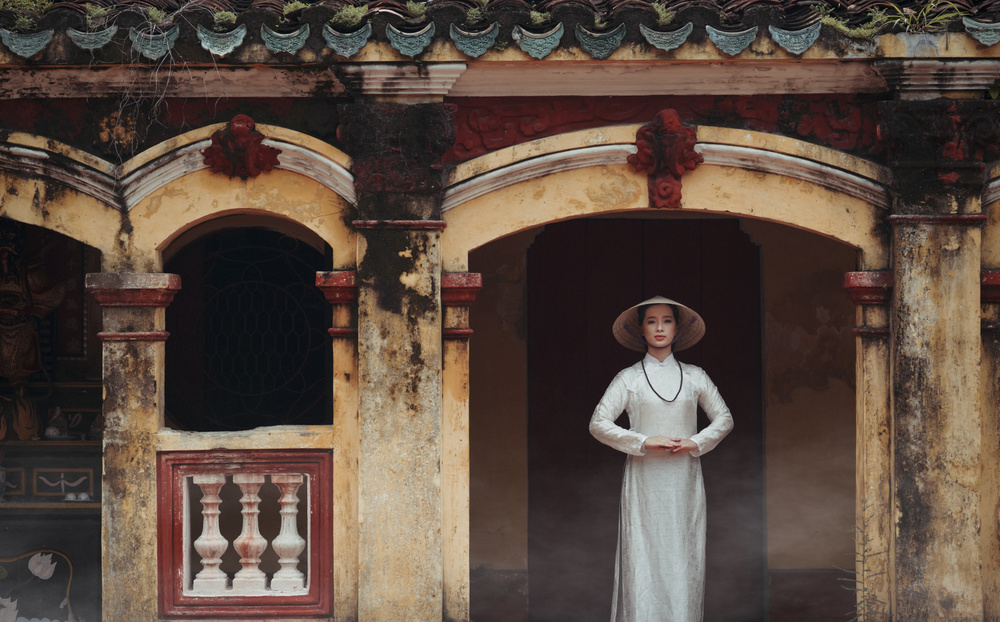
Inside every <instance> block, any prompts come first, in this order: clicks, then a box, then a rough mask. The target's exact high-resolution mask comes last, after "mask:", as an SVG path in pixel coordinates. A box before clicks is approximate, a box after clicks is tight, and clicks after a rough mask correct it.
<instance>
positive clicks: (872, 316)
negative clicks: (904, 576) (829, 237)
mask: <svg viewBox="0 0 1000 622" xmlns="http://www.w3.org/2000/svg"><path fill="white" fill-rule="evenodd" d="M844 287H845V288H846V289H847V290H848V291H849V293H850V296H851V301H852V302H853V303H854V304H855V305H857V322H858V326H857V327H856V328H855V329H854V335H855V338H856V343H857V349H858V354H857V359H856V360H857V369H856V372H855V377H856V382H857V389H856V400H857V407H856V410H857V417H858V422H857V442H856V456H857V458H856V470H857V472H856V478H857V487H856V489H855V494H856V495H857V501H856V503H855V508H856V519H855V520H856V532H855V555H856V558H855V559H856V564H855V566H856V567H855V571H856V573H857V574H856V575H855V578H856V581H857V583H856V585H855V587H856V588H857V590H858V592H857V597H858V601H857V603H858V611H859V612H863V613H864V616H865V617H862V618H861V619H862V620H878V619H879V618H878V615H879V614H881V613H885V614H889V613H890V610H889V603H890V602H891V601H892V593H891V581H890V578H891V567H890V563H889V561H890V557H889V551H890V548H891V544H892V489H891V482H892V448H891V446H890V438H891V430H892V425H891V417H890V400H889V316H888V305H889V301H890V299H891V296H892V273H891V272H887V271H886V272H883V271H870V272H848V273H847V274H845V275H844Z"/></svg>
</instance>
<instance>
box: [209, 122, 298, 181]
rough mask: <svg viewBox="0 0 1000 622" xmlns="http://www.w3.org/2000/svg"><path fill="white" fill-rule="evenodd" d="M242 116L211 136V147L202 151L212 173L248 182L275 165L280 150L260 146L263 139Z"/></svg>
mask: <svg viewBox="0 0 1000 622" xmlns="http://www.w3.org/2000/svg"><path fill="white" fill-rule="evenodd" d="M256 127H257V124H256V123H255V122H254V120H253V119H251V118H250V117H248V116H247V115H245V114H238V115H236V116H235V117H233V120H232V121H230V122H229V125H227V126H226V127H225V128H224V129H221V130H219V131H217V132H216V133H214V134H212V146H210V147H208V148H207V149H204V150H202V152H201V153H202V155H204V156H205V164H207V165H208V166H210V167H212V172H213V173H225V174H227V175H229V176H230V177H239V178H240V179H244V180H245V179H248V178H250V177H256V176H258V175H260V174H261V173H263V172H264V171H270V170H271V169H272V168H274V167H275V166H277V165H278V154H279V153H281V150H280V149H275V148H274V147H268V146H267V145H264V144H263V142H264V138H265V136H264V135H263V134H261V133H260V132H258V131H257V129H256Z"/></svg>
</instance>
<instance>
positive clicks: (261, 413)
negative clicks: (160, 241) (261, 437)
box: [165, 229, 331, 431]
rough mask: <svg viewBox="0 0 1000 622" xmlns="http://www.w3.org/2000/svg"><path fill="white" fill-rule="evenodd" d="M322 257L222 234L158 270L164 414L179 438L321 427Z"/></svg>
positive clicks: (325, 370)
mask: <svg viewBox="0 0 1000 622" xmlns="http://www.w3.org/2000/svg"><path fill="white" fill-rule="evenodd" d="M323 259H324V258H323V255H322V254H321V253H319V252H317V251H316V249H314V248H313V247H311V246H310V245H308V244H305V243H303V242H300V241H298V240H296V239H294V238H291V237H289V236H286V235H282V234H280V233H277V232H274V231H270V230H266V229H238V230H226V231H220V232H215V233H211V234H208V235H206V236H204V237H201V238H198V239H197V240H196V241H194V242H192V243H190V244H188V245H187V246H185V247H184V248H183V249H181V250H180V251H179V252H178V253H177V254H176V255H175V256H174V257H173V258H172V259H171V260H170V261H169V262H168V263H167V266H166V270H167V271H168V272H175V273H178V274H180V275H181V282H182V289H181V291H180V292H179V293H178V294H177V297H176V298H175V299H174V302H173V303H172V304H171V305H170V307H168V308H167V330H168V331H169V332H170V338H169V339H168V340H167V373H166V376H167V380H166V387H165V391H166V409H167V417H168V419H169V423H172V424H173V425H176V426H177V427H179V428H181V429H185V430H199V431H208V430H245V429H250V428H254V427H258V426H264V425H282V424H317V423H328V422H329V421H330V412H331V405H330V399H329V395H330V392H329V388H328V387H329V385H330V382H329V377H330V376H329V357H330V342H329V336H328V334H327V331H326V329H327V327H328V326H329V325H330V323H329V305H328V304H327V303H326V301H325V300H324V298H323V295H322V293H321V292H320V291H319V290H318V289H317V288H316V286H315V280H316V271H317V270H322V269H323V265H324V262H323Z"/></svg>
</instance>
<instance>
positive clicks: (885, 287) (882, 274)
mask: <svg viewBox="0 0 1000 622" xmlns="http://www.w3.org/2000/svg"><path fill="white" fill-rule="evenodd" d="M892 287H893V277H892V272H891V271H889V270H872V271H865V272H845V273H844V289H846V290H847V291H848V294H850V296H851V302H853V303H854V304H856V305H885V304H889V300H890V299H891V298H892Z"/></svg>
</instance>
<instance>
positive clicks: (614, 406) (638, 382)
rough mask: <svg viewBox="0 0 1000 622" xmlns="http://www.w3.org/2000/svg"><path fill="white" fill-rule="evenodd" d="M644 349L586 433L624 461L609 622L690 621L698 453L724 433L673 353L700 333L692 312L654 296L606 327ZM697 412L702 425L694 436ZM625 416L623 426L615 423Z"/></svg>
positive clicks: (696, 614) (698, 384) (714, 398)
mask: <svg viewBox="0 0 1000 622" xmlns="http://www.w3.org/2000/svg"><path fill="white" fill-rule="evenodd" d="M612 330H613V332H614V335H615V338H616V339H617V340H618V342H619V343H621V344H622V345H623V346H625V347H626V348H629V349H631V350H637V351H639V352H645V353H646V354H645V356H644V357H643V359H642V360H641V361H639V362H638V363H636V364H635V365H633V366H631V367H629V368H627V369H623V370H622V371H621V372H619V373H618V375H617V376H615V379H614V380H612V381H611V386H609V387H608V390H607V391H605V393H604V397H603V398H601V401H600V403H599V404H598V405H597V408H596V409H595V410H594V415H593V417H592V418H591V420H590V433H591V434H593V435H594V437H595V438H597V440H599V441H601V442H602V443H604V444H605V445H609V446H611V447H614V448H615V449H617V450H619V451H623V452H625V453H627V454H629V456H628V459H627V461H626V463H625V474H624V476H623V478H622V496H621V515H620V518H619V526H618V555H617V559H616V561H615V593H614V599H613V604H612V607H611V620H612V622H700V621H701V620H702V617H703V609H704V595H705V488H704V484H703V482H702V478H701V464H700V462H699V458H698V457H699V456H701V455H703V454H705V453H706V452H708V451H710V450H711V449H714V448H715V446H716V445H718V444H719V441H721V440H722V439H723V437H725V436H726V434H728V433H729V431H730V430H731V429H732V428H733V418H732V416H731V415H730V414H729V409H728V408H727V407H726V403H725V402H724V401H723V400H722V397H721V396H720V395H719V391H718V389H716V388H715V385H714V384H713V383H712V381H711V380H710V379H709V377H708V375H707V374H705V372H704V371H702V370H701V369H700V368H698V367H695V366H693V365H686V364H682V363H680V362H679V361H678V360H677V359H675V358H674V354H673V353H674V352H675V351H679V350H684V349H685V348H689V347H691V346H693V345H694V344H695V343H697V342H698V340H700V339H701V338H702V336H703V335H704V334H705V322H704V321H703V320H702V319H701V316H699V315H698V314H697V313H695V312H694V311H692V310H691V309H689V308H688V307H685V306H684V305H682V304H680V303H677V302H674V301H673V300H670V299H668V298H664V297H662V296H656V297H654V298H650V299H649V300H646V301H645V302H642V303H640V304H638V305H635V306H634V307H632V308H630V309H627V310H626V311H625V312H623V313H622V314H621V315H619V316H618V319H617V320H615V323H614V326H613V329H612ZM698 406H701V408H702V409H703V410H704V411H705V412H706V413H707V414H708V418H709V420H710V421H711V424H710V425H709V426H708V427H706V428H705V429H704V430H702V431H701V432H698V429H697V412H698ZM623 411H627V412H628V415H629V420H630V421H631V424H632V427H631V429H628V430H626V429H625V428H622V427H620V426H618V425H617V424H616V423H615V420H616V419H618V417H619V416H620V415H621V413H622V412H623Z"/></svg>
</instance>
